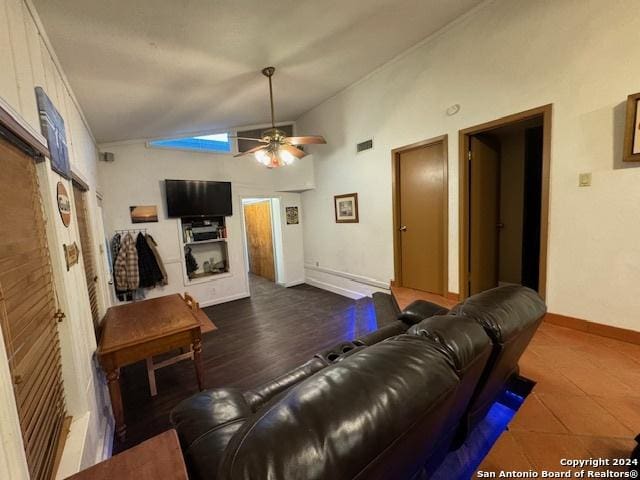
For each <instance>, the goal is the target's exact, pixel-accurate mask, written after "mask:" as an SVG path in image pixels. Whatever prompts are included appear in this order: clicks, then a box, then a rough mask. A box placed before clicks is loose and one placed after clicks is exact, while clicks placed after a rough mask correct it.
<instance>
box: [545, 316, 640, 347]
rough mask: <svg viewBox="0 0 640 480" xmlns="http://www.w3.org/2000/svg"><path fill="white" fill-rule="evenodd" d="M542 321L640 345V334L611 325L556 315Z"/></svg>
mask: <svg viewBox="0 0 640 480" xmlns="http://www.w3.org/2000/svg"><path fill="white" fill-rule="evenodd" d="M544 321H545V322H547V323H551V324H553V325H558V326H560V327H566V328H571V329H573V330H579V331H581V332H586V333H591V334H593V335H598V336H600V337H606V338H613V339H614V340H620V341H621V342H627V343H633V344H636V345H640V332H637V331H635V330H628V329H626V328H621V327H614V326H612V325H604V324H602V323H596V322H591V321H589V320H582V319H581V318H575V317H568V316H566V315H560V314H558V313H547V314H546V315H545V316H544Z"/></svg>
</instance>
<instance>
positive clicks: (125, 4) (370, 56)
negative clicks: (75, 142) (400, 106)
mask: <svg viewBox="0 0 640 480" xmlns="http://www.w3.org/2000/svg"><path fill="white" fill-rule="evenodd" d="M34 3H35V5H36V8H37V10H38V13H39V14H40V17H41V19H42V21H43V23H44V25H45V29H46V31H47V34H48V35H49V38H50V39H51V42H52V43H53V47H54V49H55V51H56V53H57V55H58V57H59V59H60V62H61V63H62V67H63V69H64V70H65V73H66V74H67V77H68V78H69V81H70V82H71V85H72V88H73V89H74V92H75V94H76V96H77V97H78V100H79V102H80V104H81V105H82V108H83V110H84V112H85V114H86V116H87V118H88V120H89V123H90V125H91V128H92V130H93V133H94V135H95V136H96V138H97V140H98V141H99V142H110V141H119V140H128V139H140V138H154V137H162V136H171V135H175V134H182V133H193V132H202V131H208V130H211V131H216V130H220V129H224V128H228V127H232V126H240V125H254V124H260V123H264V122H267V121H268V119H269V106H268V87H267V81H266V79H265V78H264V77H263V76H262V75H261V74H260V70H261V69H262V68H263V67H265V66H268V65H274V66H275V67H276V69H277V71H276V76H275V77H274V95H275V102H276V106H275V110H276V117H277V118H276V120H281V121H282V120H295V119H296V118H298V116H300V115H301V114H302V113H304V112H306V111H308V110H309V109H311V108H312V107H314V106H316V105H318V104H319V103H321V102H322V101H323V100H325V99H327V98H329V97H331V96H332V95H334V94H335V93H337V92H339V91H340V90H342V89H343V88H345V87H347V86H348V85H350V84H351V83H353V82H355V81H357V80H358V79H360V78H362V77H363V76H365V75H366V74H368V73H369V72H371V71H372V70H374V69H375V68H376V67H378V66H379V65H381V64H383V63H385V62H387V61H388V60H390V59H392V58H393V57H395V56H396V55H398V54H399V53H401V52H402V51H404V50H406V49H407V48H409V47H411V46H412V45H415V44H416V43H418V42H419V41H420V40H422V39H424V38H426V37H427V36H429V35H430V34H432V33H434V32H435V31H437V30H439V29H440V28H442V27H443V26H445V25H446V24H447V23H449V22H451V21H452V20H454V19H455V18H456V17H458V16H460V15H462V14H463V13H465V12H466V11H468V10H469V9H471V8H472V7H473V6H475V5H476V4H478V3H480V0H323V1H320V0H271V1H269V2H267V1H264V0H262V1H261V0H160V1H158V0H107V1H105V0H34ZM300 133H313V132H300Z"/></svg>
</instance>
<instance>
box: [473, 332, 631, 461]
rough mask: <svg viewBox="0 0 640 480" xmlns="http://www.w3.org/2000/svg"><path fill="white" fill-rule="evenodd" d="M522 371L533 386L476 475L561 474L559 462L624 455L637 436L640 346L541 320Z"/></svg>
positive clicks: (620, 456)
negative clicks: (484, 473)
mask: <svg viewBox="0 0 640 480" xmlns="http://www.w3.org/2000/svg"><path fill="white" fill-rule="evenodd" d="M520 373H521V375H523V376H525V377H527V378H530V379H532V380H534V381H535V382H537V383H536V386H535V387H534V389H533V392H532V393H531V394H530V395H529V396H528V397H527V399H526V400H525V402H524V404H523V405H522V407H521V408H520V410H518V412H517V413H516V415H515V417H514V418H513V420H512V421H511V423H510V425H509V428H508V430H506V431H505V432H504V433H503V434H502V435H501V436H500V438H499V439H498V441H497V442H496V443H495V444H494V446H493V448H492V449H491V451H490V452H489V454H488V455H487V456H486V457H485V459H484V461H483V462H482V464H481V465H480V467H479V468H478V471H480V470H482V471H484V472H500V471H510V470H518V471H528V470H530V469H531V470H534V471H538V472H540V471H541V470H550V471H566V470H568V469H567V468H566V467H561V466H560V460H561V459H562V458H575V459H588V458H595V457H602V458H610V459H612V458H628V457H629V454H630V453H631V450H633V448H634V446H635V441H634V437H635V436H636V435H637V434H638V433H640V345H634V344H631V343H625V342H620V341H617V340H612V339H608V338H603V337H599V336H596V335H592V334H589V333H584V332H579V331H576V330H571V329H568V328H564V327H559V326H556V325H551V324H548V323H544V322H543V324H542V325H541V327H540V328H539V330H538V332H537V333H536V335H535V337H534V338H533V340H532V342H531V344H530V345H529V347H528V349H527V351H526V352H525V353H524V355H523V356H522V358H521V359H520ZM603 468H604V467H601V468H599V469H592V470H596V471H602V470H603ZM611 469H612V470H614V468H611ZM574 470H579V469H574ZM587 470H588V468H587Z"/></svg>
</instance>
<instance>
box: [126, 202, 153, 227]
mask: <svg viewBox="0 0 640 480" xmlns="http://www.w3.org/2000/svg"><path fill="white" fill-rule="evenodd" d="M129 214H130V215H131V223H149V222H157V221H158V207H156V206H155V205H134V206H132V207H129Z"/></svg>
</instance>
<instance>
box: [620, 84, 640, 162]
mask: <svg viewBox="0 0 640 480" xmlns="http://www.w3.org/2000/svg"><path fill="white" fill-rule="evenodd" d="M638 107H640V93H636V94H634V95H629V97H627V121H626V124H625V128H624V158H623V160H624V161H625V162H640V108H638Z"/></svg>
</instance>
